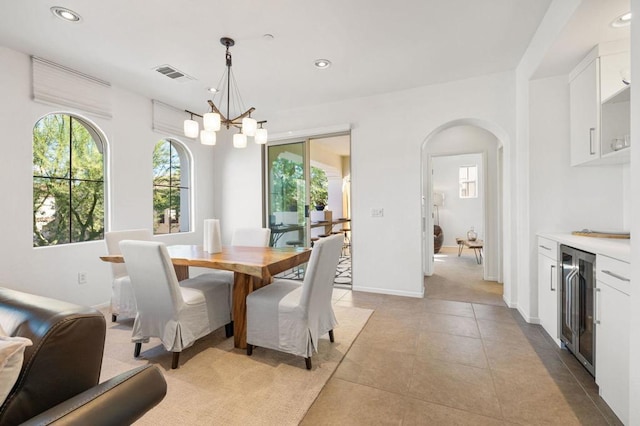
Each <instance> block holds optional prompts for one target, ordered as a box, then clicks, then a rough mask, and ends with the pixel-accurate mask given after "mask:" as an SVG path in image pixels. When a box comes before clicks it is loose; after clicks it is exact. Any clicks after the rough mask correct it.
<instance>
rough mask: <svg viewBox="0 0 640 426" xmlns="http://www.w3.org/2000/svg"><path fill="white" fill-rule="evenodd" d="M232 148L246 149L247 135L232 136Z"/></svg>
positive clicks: (237, 134)
mask: <svg viewBox="0 0 640 426" xmlns="http://www.w3.org/2000/svg"><path fill="white" fill-rule="evenodd" d="M233 147H234V148H246V147H247V135H245V134H244V133H236V134H235V135H233Z"/></svg>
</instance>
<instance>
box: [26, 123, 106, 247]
mask: <svg viewBox="0 0 640 426" xmlns="http://www.w3.org/2000/svg"><path fill="white" fill-rule="evenodd" d="M103 152H104V144H103V142H102V140H101V139H100V137H99V133H98V131H97V130H96V129H94V128H93V127H92V126H91V125H90V124H89V123H87V122H86V121H84V120H82V119H81V118H79V117H75V116H72V115H68V114H49V115H47V116H45V117H43V118H42V119H40V120H39V121H38V122H37V123H36V124H35V126H34V128H33V246H34V247H41V246H50V245H58V244H68V243H77V242H82V241H94V240H101V239H103V238H104V223H105V217H104V206H105V190H104V164H105V162H104V156H103Z"/></svg>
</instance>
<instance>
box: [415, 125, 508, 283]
mask: <svg viewBox="0 0 640 426" xmlns="http://www.w3.org/2000/svg"><path fill="white" fill-rule="evenodd" d="M507 141H508V137H507V134H506V132H504V130H502V129H501V128H499V127H498V126H496V125H494V124H493V123H490V122H487V121H484V120H479V119H474V118H465V119H458V120H453V121H450V122H447V123H445V124H443V125H441V126H439V127H438V128H436V129H434V130H433V131H432V132H431V133H430V134H429V135H428V136H427V138H425V140H424V142H423V144H422V147H421V163H422V182H421V187H422V218H423V244H422V252H423V253H422V254H423V256H422V259H423V272H424V274H425V275H426V276H430V275H432V274H433V271H434V246H433V240H434V237H433V233H434V232H433V230H434V226H433V225H434V207H433V205H434V200H433V199H432V194H433V160H434V158H438V157H451V158H454V157H455V156H458V155H466V156H467V157H465V158H468V157H469V155H470V154H475V158H479V159H480V160H478V163H480V164H479V170H481V171H480V173H481V174H482V176H481V178H479V181H482V185H484V187H483V190H482V194H478V196H479V197H481V198H482V199H481V200H478V201H477V202H476V204H474V205H475V206H481V207H474V208H481V209H482V223H480V224H479V226H478V228H479V229H480V230H481V234H482V236H481V238H482V239H483V240H484V249H483V252H484V253H483V254H484V259H483V278H484V279H485V280H491V281H498V282H502V281H503V263H502V259H503V244H502V241H503V228H504V225H503V217H504V214H503V211H504V207H503V186H504V185H503V181H502V176H503V172H502V170H503V157H504V155H503V149H504V146H505V142H507ZM456 185H457V183H456ZM456 190H457V187H456V188H454V192H453V193H452V192H451V191H448V193H449V197H451V196H453V197H454V199H450V201H457V200H456V198H457V197H458V193H457V192H455V191H456ZM438 195H440V194H438ZM451 204H455V203H451ZM439 212H440V213H441V212H442V210H440V211H439ZM458 228H459V227H458ZM444 232H445V243H444V244H445V245H449V246H451V245H454V244H455V237H461V236H463V235H454V234H458V233H461V230H460V229H458V230H455V229H449V234H448V238H447V230H445V231H444ZM464 234H465V235H466V229H465V230H464Z"/></svg>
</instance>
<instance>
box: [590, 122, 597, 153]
mask: <svg viewBox="0 0 640 426" xmlns="http://www.w3.org/2000/svg"><path fill="white" fill-rule="evenodd" d="M595 131H596V128H595V127H591V128H590V129H589V155H594V154H595V153H596V152H595V151H594V150H593V133H594V132H595Z"/></svg>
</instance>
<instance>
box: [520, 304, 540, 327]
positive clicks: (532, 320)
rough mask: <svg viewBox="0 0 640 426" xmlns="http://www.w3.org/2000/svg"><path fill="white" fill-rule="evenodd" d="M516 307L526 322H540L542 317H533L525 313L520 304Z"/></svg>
mask: <svg viewBox="0 0 640 426" xmlns="http://www.w3.org/2000/svg"><path fill="white" fill-rule="evenodd" d="M516 309H517V310H518V312H519V313H520V316H522V318H524V320H525V321H526V322H528V323H529V324H540V318H538V317H531V316H529V315H527V314H525V313H524V311H523V310H522V309H521V308H520V306H517V307H516Z"/></svg>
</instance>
